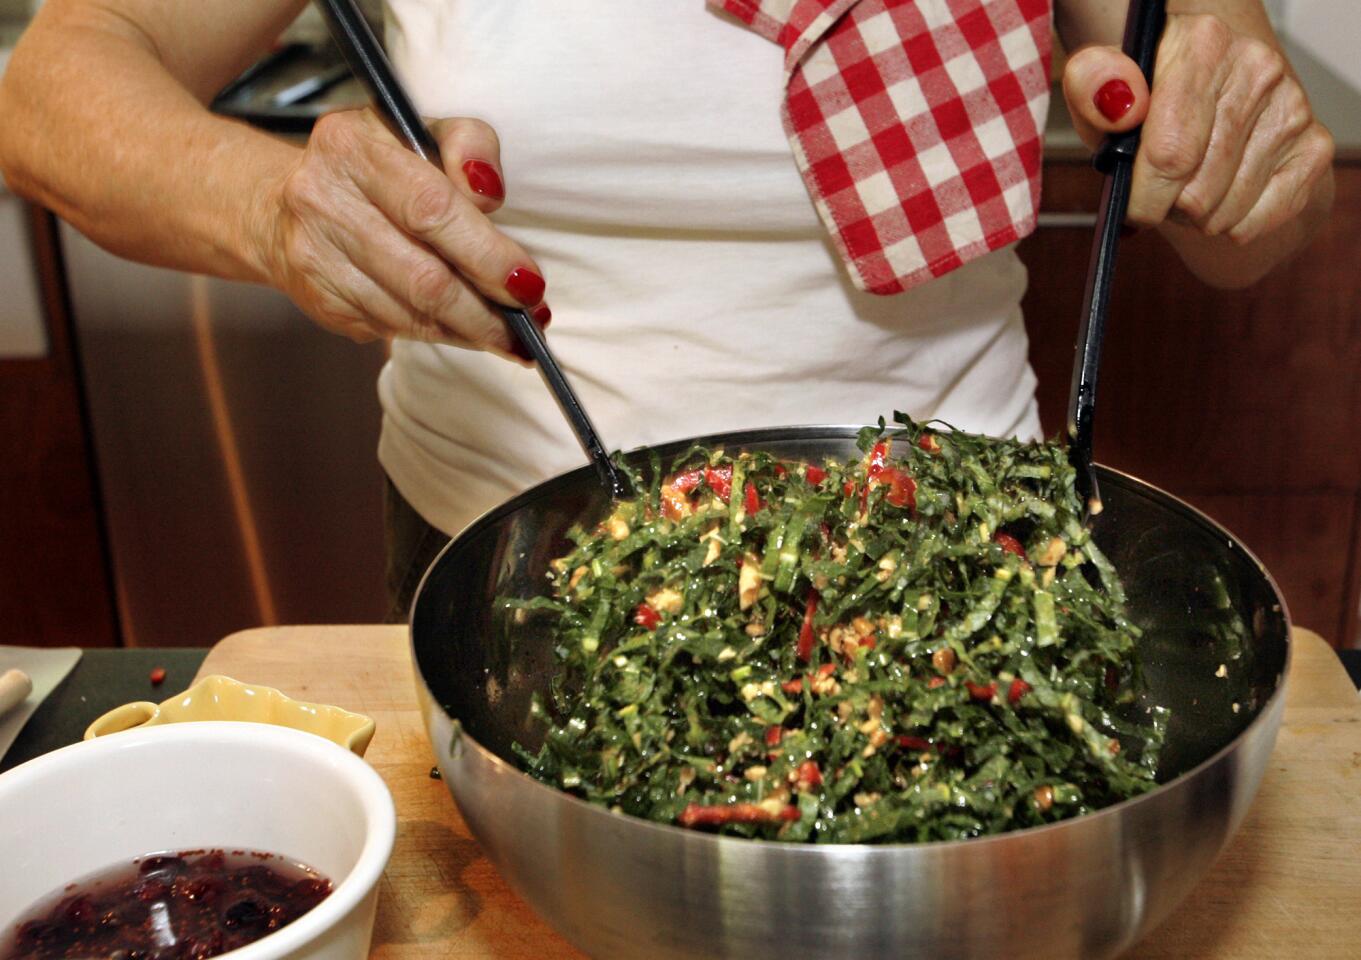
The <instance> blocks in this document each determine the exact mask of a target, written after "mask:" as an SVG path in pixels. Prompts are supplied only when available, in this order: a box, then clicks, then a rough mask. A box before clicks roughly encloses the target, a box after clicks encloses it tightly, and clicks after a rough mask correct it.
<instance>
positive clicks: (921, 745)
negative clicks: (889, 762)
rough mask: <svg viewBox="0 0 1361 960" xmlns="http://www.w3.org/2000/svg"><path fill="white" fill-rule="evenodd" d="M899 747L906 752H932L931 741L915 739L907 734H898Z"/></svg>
mask: <svg viewBox="0 0 1361 960" xmlns="http://www.w3.org/2000/svg"><path fill="white" fill-rule="evenodd" d="M898 746H900V747H902V748H903V749H904V750H930V749H931V741H930V740H927V739H925V738H923V737H913V736H909V735H908V734H906V733H900V734H898Z"/></svg>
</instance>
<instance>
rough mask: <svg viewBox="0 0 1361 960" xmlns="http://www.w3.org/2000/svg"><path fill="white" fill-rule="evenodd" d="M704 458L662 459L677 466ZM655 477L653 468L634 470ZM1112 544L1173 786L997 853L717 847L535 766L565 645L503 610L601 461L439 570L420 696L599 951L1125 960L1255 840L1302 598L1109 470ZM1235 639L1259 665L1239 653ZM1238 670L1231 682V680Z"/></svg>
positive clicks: (996, 846) (489, 525)
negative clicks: (1232, 653) (570, 790)
mask: <svg viewBox="0 0 1361 960" xmlns="http://www.w3.org/2000/svg"><path fill="white" fill-rule="evenodd" d="M854 438H855V430H854V428H850V427H806V428H787V429H780V430H763V431H754V432H748V433H741V434H729V435H725V436H719V437H711V438H706V439H705V440H703V441H702V442H704V443H706V444H708V445H709V446H722V447H724V448H726V449H727V450H729V451H736V450H739V449H763V450H769V451H771V452H772V453H775V454H777V455H779V456H782V457H786V458H788V459H791V460H792V459H812V460H816V459H820V458H821V457H823V456H825V455H831V456H839V457H846V456H850V455H854V454H855V449H854ZM689 445H690V441H682V442H680V443H675V444H670V445H668V446H666V447H662V448H659V449H658V450H657V451H656V452H657V453H658V454H659V455H660V461H661V463H662V464H663V465H669V463H670V460H671V458H672V457H674V456H676V455H678V454H679V453H680V452H681V451H683V450H685V449H687V448H688V447H689ZM631 456H632V457H633V459H634V461H635V462H636V463H639V464H642V463H646V462H647V459H648V458H647V456H646V455H645V454H643V453H636V454H633V455H631ZM1100 479H1101V489H1102V492H1103V494H1104V496H1105V501H1106V512H1105V513H1104V514H1102V515H1101V517H1100V518H1099V519H1098V522H1097V525H1096V539H1097V541H1098V543H1099V544H1100V546H1101V547H1102V549H1104V550H1105V551H1106V552H1107V553H1108V554H1109V555H1110V557H1111V559H1112V560H1113V561H1114V562H1115V564H1116V566H1117V568H1118V569H1119V570H1120V572H1121V575H1122V577H1123V579H1124V581H1125V584H1126V587H1127V589H1128V591H1129V595H1130V607H1131V611H1132V614H1133V619H1134V620H1135V622H1136V623H1139V624H1140V625H1141V626H1143V627H1144V629H1145V633H1144V637H1143V640H1142V653H1143V657H1144V662H1145V670H1146V674H1147V679H1148V681H1149V687H1150V690H1149V696H1151V698H1152V699H1153V700H1155V701H1156V702H1158V703H1161V704H1163V705H1165V706H1168V707H1170V708H1171V710H1172V712H1173V714H1172V721H1171V724H1170V727H1169V732H1168V742H1167V747H1166V749H1165V752H1164V755H1163V761H1162V769H1161V771H1160V779H1162V780H1164V781H1165V782H1164V783H1163V784H1162V785H1161V786H1160V787H1158V788H1157V789H1156V790H1154V791H1152V792H1150V793H1148V794H1146V795H1144V796H1142V797H1139V798H1137V799H1134V800H1130V801H1126V802H1124V803H1121V804H1118V805H1116V806H1113V807H1110V808H1108V809H1106V810H1103V811H1100V812H1098V813H1095V814H1091V815H1089V816H1085V817H1079V818H1077V819H1074V820H1069V821H1065V822H1063V823H1059V824H1054V825H1051V826H1046V827H1040V828H1035V829H1030V830H1023V831H1018V832H1014V833H1008V834H1003V835H1000V836H996V837H989V838H983V839H977V840H968V841H961V842H952V843H929V844H917V845H889V846H869V845H864V846H859V845H857V846H840V847H837V846H814V845H806V844H780V843H768V842H760V841H752V840H743V839H735V838H728V837H718V836H713V835H708V834H703V833H696V832H693V831H688V830H683V829H680V828H678V827H673V826H666V825H661V824H655V823H650V822H646V821H642V820H638V819H634V818H631V817H626V816H622V815H618V814H613V813H610V812H609V811H607V810H605V809H603V808H600V807H596V806H592V805H590V804H587V803H585V802H583V801H581V800H578V799H575V798H573V797H571V796H568V795H567V794H564V793H561V792H559V791H557V790H554V789H552V788H550V787H547V786H544V785H543V784H540V783H538V782H536V781H534V780H532V779H530V778H529V777H527V776H526V775H525V774H523V773H521V772H519V770H518V769H517V768H516V767H515V765H514V763H513V762H512V761H511V760H510V757H511V753H510V744H511V743H512V742H513V741H515V740H519V741H520V742H522V743H524V744H526V745H527V746H529V747H530V748H531V749H533V748H536V747H537V745H538V743H539V739H540V737H539V732H538V730H537V729H536V728H535V727H534V725H533V724H532V723H531V722H530V719H529V715H528V704H529V697H530V694H531V693H532V691H534V690H535V689H542V688H544V687H545V685H546V683H547V680H548V678H549V676H550V675H551V673H552V671H553V669H554V665H553V656H552V637H551V635H549V634H547V633H546V632H545V631H544V630H543V629H542V628H540V627H538V626H537V625H536V624H535V623H534V622H532V621H531V623H530V624H528V625H525V626H521V627H516V626H515V625H514V624H513V623H512V620H511V617H510V616H509V614H508V613H507V611H506V610H505V608H504V605H503V604H499V603H498V602H497V598H499V597H505V596H518V597H529V596H534V595H537V594H540V593H542V592H543V591H544V590H545V588H546V581H545V576H544V574H545V571H546V570H547V565H548V562H549V561H550V560H551V559H552V558H553V557H555V556H559V555H561V554H563V553H565V552H566V541H565V539H564V534H565V532H566V530H567V529H568V527H570V526H571V525H572V524H573V523H574V522H576V521H577V520H579V519H582V518H585V519H588V520H593V519H596V518H598V517H599V516H600V515H601V514H602V512H603V511H604V509H605V506H606V504H605V502H604V499H605V498H604V495H603V493H602V492H601V489H600V486H599V483H598V481H597V480H596V477H595V474H594V473H593V472H592V471H591V470H589V469H588V468H583V469H581V470H578V471H575V472H573V473H570V474H567V475H564V476H562V477H558V478H556V479H554V480H550V481H548V482H546V483H544V484H541V485H540V486H538V487H535V488H534V489H532V490H530V491H528V492H526V493H525V494H523V495H521V496H519V497H516V498H515V499H514V500H512V501H510V502H509V503H507V504H505V505H504V506H502V507H500V508H498V509H496V510H494V511H492V512H491V513H489V514H488V515H486V516H484V517H483V518H482V519H480V520H479V521H478V522H477V523H475V524H473V525H472V526H471V527H469V528H468V529H467V530H466V531H465V532H464V533H463V534H461V535H460V536H459V537H457V538H456V539H455V540H454V541H453V542H452V543H450V544H449V546H448V547H447V548H446V549H445V551H444V552H443V553H442V554H441V555H440V557H439V558H438V559H437V560H436V561H435V563H434V564H433V565H432V566H431V568H430V570H429V571H428V572H427V574H426V577H425V579H424V581H423V583H422V585H421V588H420V591H419V593H418V595H417V598H416V602H415V606H414V608H413V611H412V617H411V635H412V645H413V654H414V657H415V662H416V669H417V687H418V690H419V694H420V700H421V708H422V713H423V716H424V720H425V725H426V729H427V731H428V732H429V735H430V740H431V743H432V744H433V746H434V748H435V752H436V754H437V755H438V758H439V765H440V769H441V771H442V772H443V775H444V781H445V783H447V784H448V786H449V790H450V792H451V793H452V794H453V796H454V799H455V800H456V801H457V803H458V806H459V809H460V810H461V811H462V813H463V817H464V819H465V820H466V821H467V823H468V826H469V829H470V830H471V831H472V833H473V835H474V836H475V837H476V838H477V839H478V840H479V842H480V843H481V844H482V846H483V848H484V849H485V850H486V852H487V855H488V856H489V857H490V859H491V860H492V862H493V863H494V864H495V865H496V866H497V868H498V869H499V870H500V871H501V874H502V875H503V876H504V877H505V878H506V880H507V881H508V882H509V883H510V885H511V886H512V887H513V888H514V889H515V890H516V891H517V892H518V893H519V894H520V896H522V897H523V898H524V899H525V900H526V901H527V902H528V903H529V904H530V905H531V906H532V907H533V908H534V909H535V910H537V911H538V912H539V913H540V914H542V915H543V916H544V917H545V918H546V919H547V920H548V922H549V923H551V924H552V925H553V926H554V927H556V928H557V929H558V930H559V931H560V932H561V933H562V934H563V935H564V936H565V937H567V939H569V940H571V941H572V942H573V943H575V944H576V945H577V946H579V947H580V948H581V949H583V950H585V951H586V952H587V953H589V954H591V955H592V956H595V957H647V958H652V960H661V958H673V957H676V958H678V957H706V958H734V960H738V958H740V960H758V958H765V957H771V958H776V957H778V958H782V960H794V958H815V957H816V958H842V957H846V958H856V960H862V958H866V960H867V958H872V957H987V958H1000V957H1008V958H1022V957H1043V958H1045V960H1056V958H1060V957H1106V956H1110V955H1113V954H1117V953H1119V952H1120V951H1122V950H1125V949H1127V948H1129V947H1130V946H1132V945H1133V944H1134V943H1135V942H1136V941H1137V940H1138V939H1139V938H1140V937H1141V936H1142V935H1143V934H1144V933H1145V932H1147V931H1148V930H1149V929H1150V928H1151V927H1152V926H1154V925H1155V924H1157V923H1158V921H1159V920H1161V919H1162V918H1163V917H1165V916H1166V915H1167V913H1168V912H1169V911H1170V910H1171V909H1172V908H1173V907H1174V906H1175V905H1176V904H1177V902H1178V901H1180V900H1181V899H1182V898H1183V897H1184V896H1185V895H1186V894H1187V893H1188V892H1189V891H1190V890H1191V888H1192V886H1193V885H1194V884H1195V883H1196V881H1197V880H1198V879H1199V878H1200V876H1201V875H1202V874H1203V873H1204V872H1205V870H1206V869H1207V868H1208V867H1209V866H1210V864H1211V862H1212V861H1213V860H1214V858H1215V856H1216V855H1217V854H1218V853H1219V851H1220V850H1221V849H1222V848H1223V846H1224V844H1225V843H1226V841H1227V840H1228V839H1229V837H1230V836H1231V835H1232V834H1233V832H1234V830H1235V829H1237V827H1238V825H1239V823H1240V822H1241V821H1242V819H1243V816H1244V814H1245V813H1246V812H1247V809H1248V806H1249V805H1250V804H1251V802H1252V798H1253V795H1254V794H1255V793H1256V790H1257V786H1258V783H1259V782H1260V780H1261V777H1262V773H1263V770H1264V769H1265V767H1266V763H1267V758H1268V756H1269V755H1270V753H1271V749H1272V746H1273V744H1274V742H1275V739H1276V731H1277V729H1278V727H1279V726H1280V721H1281V713H1282V711H1283V709H1284V697H1283V684H1284V678H1285V672H1286V668H1287V664H1288V661H1289V619H1288V616H1287V614H1286V610H1285V605H1284V603H1283V601H1282V600H1281V597H1280V594H1279V592H1278V590H1277V588H1276V586H1275V584H1274V583H1273V582H1272V580H1271V578H1270V576H1269V575H1268V574H1267V572H1266V571H1265V570H1264V569H1263V568H1262V566H1261V564H1260V563H1258V561H1257V560H1256V559H1255V558H1254V557H1253V556H1252V554H1251V553H1249V552H1248V551H1247V550H1245V549H1244V548H1243V547H1242V546H1241V545H1240V544H1238V543H1237V541H1236V540H1235V539H1234V538H1233V537H1232V536H1231V535H1230V534H1229V533H1227V532H1226V531H1225V530H1224V529H1223V528H1222V527H1220V526H1218V525H1216V524H1215V523H1214V522H1213V521H1211V520H1210V519H1208V518H1207V517H1205V516H1204V515H1203V514H1201V513H1199V512H1198V511H1196V510H1195V509H1193V508H1191V507H1190V506H1188V505H1186V504H1184V503H1182V502H1181V501H1179V500H1177V499H1175V498H1173V497H1171V496H1169V495H1167V494H1166V493H1163V492H1161V491H1159V490H1156V489H1154V488H1153V487H1150V486H1148V485H1147V484H1144V483H1142V482H1140V481H1138V480H1136V479H1134V478H1132V477H1129V476H1126V475H1124V474H1120V473H1116V472H1113V471H1110V470H1104V469H1103V470H1102V472H1101V474H1100ZM1235 632H1239V633H1241V636H1240V641H1241V644H1242V652H1241V655H1240V656H1239V657H1238V658H1237V659H1233V660H1229V659H1227V654H1226V650H1228V649H1229V648H1230V646H1231V645H1232V642H1233V641H1232V637H1233V636H1234V635H1235ZM1221 663H1225V666H1226V672H1227V676H1225V677H1220V676H1216V673H1217V672H1219V666H1220V664H1221Z"/></svg>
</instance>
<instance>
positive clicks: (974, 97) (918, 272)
mask: <svg viewBox="0 0 1361 960" xmlns="http://www.w3.org/2000/svg"><path fill="white" fill-rule="evenodd" d="M708 3H709V6H711V7H714V8H717V9H720V10H724V11H727V12H728V13H731V14H733V15H734V16H736V17H737V18H738V19H740V20H741V21H742V22H744V23H746V24H747V25H748V26H750V27H751V28H752V29H753V30H755V31H756V32H757V33H759V34H761V35H762V36H764V37H766V38H768V39H770V40H772V41H774V42H775V43H778V44H779V45H780V46H781V47H783V48H784V50H785V82H786V90H785V101H784V109H783V115H784V126H785V131H786V133H788V135H789V143H790V146H791V147H792V148H793V151H794V159H795V161H796V162H797V164H798V167H799V170H800V172H801V173H802V174H803V178H804V182H805V183H806V184H807V186H808V192H809V193H810V194H811V195H812V198H813V203H814V205H815V206H816V207H817V211H818V214H819V215H820V216H821V217H822V220H823V223H825V224H826V225H827V229H828V230H829V231H831V234H832V236H833V238H835V240H836V245H837V248H838V249H839V250H840V252H841V255H842V257H844V258H845V260H846V263H847V265H848V266H849V268H850V272H851V277H852V279H853V280H854V281H855V284H856V286H858V287H860V288H861V289H863V290H868V291H869V292H870V293H877V294H891V293H900V292H902V291H903V290H906V289H908V288H910V287H913V286H916V285H917V284H919V283H924V282H925V281H927V280H930V279H931V278H932V277H939V276H941V275H942V274H946V273H949V272H950V271H951V270H954V269H955V268H956V267H959V266H961V265H963V264H964V263H967V262H968V261H970V260H973V259H975V258H976V257H980V256H982V255H983V254H985V253H987V252H988V251H990V250H996V249H997V248H998V247H1001V246H1005V245H1006V244H1008V243H1012V242H1014V241H1016V240H1019V239H1020V238H1021V237H1024V236H1025V235H1026V234H1028V233H1030V232H1031V231H1032V230H1033V229H1034V228H1035V214H1036V211H1037V210H1038V208H1039V203H1040V148H1041V136H1042V132H1043V130H1044V120H1045V112H1046V110H1047V109H1048V104H1049V55H1050V44H1049V36H1050V34H1049V31H1050V18H1051V5H1050V0H708Z"/></svg>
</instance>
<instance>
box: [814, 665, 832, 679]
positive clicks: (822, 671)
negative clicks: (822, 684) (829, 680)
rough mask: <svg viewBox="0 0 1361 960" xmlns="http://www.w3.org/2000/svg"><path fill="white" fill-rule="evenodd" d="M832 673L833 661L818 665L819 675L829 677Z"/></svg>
mask: <svg viewBox="0 0 1361 960" xmlns="http://www.w3.org/2000/svg"><path fill="white" fill-rule="evenodd" d="M834 673H836V664H835V663H824V664H823V665H822V666H820V667H818V676H819V677H830V676H831V675H832V674H834Z"/></svg>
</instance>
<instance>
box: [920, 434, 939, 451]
mask: <svg viewBox="0 0 1361 960" xmlns="http://www.w3.org/2000/svg"><path fill="white" fill-rule="evenodd" d="M917 446H919V447H921V448H922V449H923V450H925V451H926V452H927V453H940V443H939V442H938V441H937V440H936V435H935V434H934V433H923V434H922V435H921V436H920V437H918V438H917Z"/></svg>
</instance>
